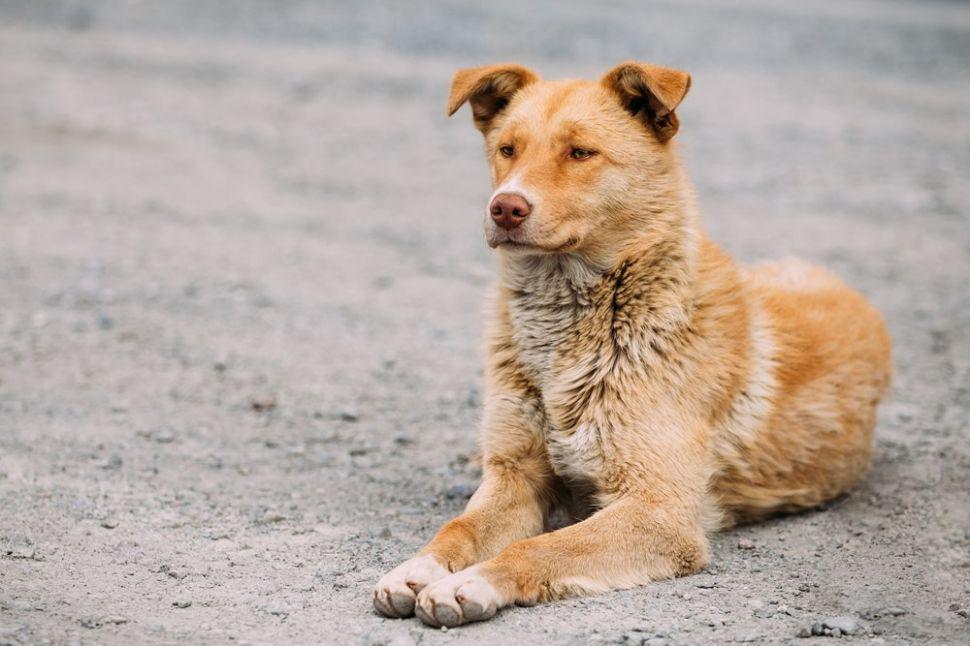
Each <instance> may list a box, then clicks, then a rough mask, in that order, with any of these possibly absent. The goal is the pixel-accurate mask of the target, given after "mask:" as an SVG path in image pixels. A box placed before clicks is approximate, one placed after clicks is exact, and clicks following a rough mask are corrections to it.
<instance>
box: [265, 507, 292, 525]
mask: <svg viewBox="0 0 970 646" xmlns="http://www.w3.org/2000/svg"><path fill="white" fill-rule="evenodd" d="M259 520H260V522H262V523H278V522H280V521H282V520H286V516H284V515H283V514H281V513H280V512H278V511H276V510H273V509H267V510H266V512H265V513H264V514H263V516H262V518H260V519H259Z"/></svg>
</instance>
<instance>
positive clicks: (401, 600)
mask: <svg viewBox="0 0 970 646" xmlns="http://www.w3.org/2000/svg"><path fill="white" fill-rule="evenodd" d="M448 574H449V571H448V568H447V567H445V566H444V565H442V563H441V561H439V560H438V559H437V558H436V557H434V556H432V555H430V554H425V555H423V556H415V557H414V558H412V559H408V560H407V561H405V562H404V563H401V564H400V565H399V566H397V567H396V568H394V569H393V570H391V571H390V572H388V573H387V574H385V575H384V576H383V577H381V580H380V581H378V582H377V586H376V587H375V588H374V607H375V608H376V609H377V611H378V612H379V613H381V614H382V615H384V616H385V617H410V616H411V615H412V614H414V600H415V597H416V596H417V594H418V593H419V592H421V590H423V589H424V588H425V586H427V585H429V584H430V583H433V582H434V581H437V580H439V579H442V578H444V577H446V576H448Z"/></svg>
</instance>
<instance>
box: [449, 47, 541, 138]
mask: <svg viewBox="0 0 970 646" xmlns="http://www.w3.org/2000/svg"><path fill="white" fill-rule="evenodd" d="M538 80H539V76H538V75H537V74H536V73H535V72H533V71H532V70H530V69H528V68H525V67H522V66H521V65H513V64H508V65H486V66H484V67H469V68H465V69H461V70H458V71H457V72H455V76H454V77H453V78H452V79H451V93H450V94H449V95H448V116H449V117H450V116H451V115H453V114H454V113H455V112H457V111H458V108H460V107H461V106H462V105H463V104H464V103H465V102H466V101H467V102H468V103H470V104H471V108H472V117H473V118H474V120H475V127H476V128H478V129H479V130H481V131H482V134H484V133H486V132H488V129H489V127H490V126H491V123H492V120H493V119H494V118H495V117H496V116H497V115H498V113H499V112H501V111H502V110H504V109H505V106H507V105H508V104H509V101H511V100H512V96H513V95H514V94H515V93H516V92H518V91H519V90H520V89H522V88H523V87H525V86H526V85H529V84H530V83H535V82H536V81H538Z"/></svg>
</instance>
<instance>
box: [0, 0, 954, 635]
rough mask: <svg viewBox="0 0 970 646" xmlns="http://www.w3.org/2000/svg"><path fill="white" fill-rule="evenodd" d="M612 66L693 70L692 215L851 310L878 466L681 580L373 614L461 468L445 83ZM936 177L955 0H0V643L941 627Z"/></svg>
mask: <svg viewBox="0 0 970 646" xmlns="http://www.w3.org/2000/svg"><path fill="white" fill-rule="evenodd" d="M629 58H640V59H645V60H650V61H655V62H660V63H666V64H669V65H673V66H678V67H683V68H686V69H688V70H690V71H691V72H692V73H693V78H694V86H693V89H692V91H691V94H690V95H689V96H688V98H687V101H686V102H685V104H684V106H683V109H682V111H681V120H682V132H681V134H680V135H678V137H679V139H680V145H681V148H682V152H683V157H684V160H685V163H686V164H687V165H688V167H689V168H690V171H691V174H692V177H693V179H694V181H695V183H696V187H697V191H698V194H699V198H700V202H701V204H702V206H703V211H704V214H705V219H706V223H707V225H708V227H709V229H710V230H711V231H712V233H713V235H714V236H715V237H716V238H717V239H719V240H720V241H722V242H723V243H724V244H725V245H726V247H727V248H728V249H729V250H730V251H731V252H732V253H734V254H735V255H736V256H737V257H738V258H740V259H744V260H753V259H757V258H762V257H777V256H784V255H789V254H797V255H801V256H805V257H807V258H810V259H812V260H814V261H818V262H821V263H824V264H826V265H828V266H830V267H832V268H834V269H835V270H836V271H838V272H839V273H840V274H841V275H842V276H844V277H845V278H846V279H847V280H848V281H849V282H850V283H851V284H853V285H855V286H856V287H858V288H859V289H861V290H862V291H863V292H864V293H866V294H867V295H868V296H869V297H870V298H871V299H872V300H873V301H874V302H875V303H876V304H877V305H878V306H879V307H880V308H881V309H882V311H883V312H884V313H885V315H886V318H887V320H888V323H889V327H890V328H891V331H892V333H893V336H894V338H895V344H896V361H897V367H898V376H897V379H896V385H895V396H894V399H893V400H892V401H890V402H889V403H888V404H887V405H885V406H884V407H883V409H882V414H881V417H880V424H879V428H878V440H877V451H876V455H875V461H874V466H873V469H872V471H871V473H870V475H869V476H868V477H867V478H866V480H865V481H864V483H863V484H862V485H861V486H860V487H859V488H858V489H857V490H856V491H855V492H853V493H852V494H851V495H849V496H848V497H846V498H844V499H842V500H840V501H838V502H836V503H835V504H833V505H831V506H829V507H828V508H826V509H823V510H819V511H817V512H810V513H804V514H801V515H798V516H795V517H788V518H782V519H777V520H772V521H770V522H766V523H763V524H759V525H755V526H750V527H743V528H740V529H737V530H734V531H731V532H727V533H725V534H722V535H719V536H718V537H716V538H715V539H714V543H713V556H714V562H713V565H712V566H711V568H710V570H709V571H707V572H705V573H703V574H700V575H697V576H693V577H689V578H685V579H680V580H677V581H669V582H660V583H656V584H654V585H650V586H647V587H644V588H641V589H637V590H633V591H626V592H617V593H612V594H607V595H603V596H599V597H595V598H589V599H578V600H572V601H567V602H563V603H557V604H554V605H545V606H540V607H536V608H531V609H512V610H510V611H506V612H503V613H501V614H500V616H499V617H498V618H496V619H495V620H494V621H491V622H488V623H487V624H481V625H474V626H470V627H467V628H462V629H459V630H452V631H448V632H441V631H436V630H432V629H428V628H425V627H423V626H421V625H420V624H419V623H418V622H416V621H415V620H408V621H396V620H386V619H382V618H380V617H378V616H377V615H376V614H375V613H374V612H373V610H372V608H371V602H370V591H371V587H372V585H373V584H374V582H375V581H376V580H377V578H378V577H379V576H380V575H381V574H382V573H383V572H384V571H385V570H387V569H388V568H390V567H391V566H393V565H395V564H396V563H398V562H399V561H400V560H402V559H404V558H405V557H407V556H409V555H410V554H411V553H412V552H413V551H414V550H415V549H416V548H418V547H419V546H420V545H421V544H422V542H423V541H425V540H426V539H427V538H429V537H430V536H431V534H432V532H433V531H434V530H435V528H436V527H437V526H438V525H439V524H440V523H441V522H443V521H444V520H445V519H447V518H449V517H451V516H453V515H454V514H456V513H457V512H458V511H459V510H460V509H461V508H462V506H463V504H464V500H465V497H466V496H467V495H468V493H469V492H470V491H471V490H472V487H473V486H474V485H475V484H476V482H477V479H478V478H479V471H478V470H477V468H476V466H475V460H474V452H475V440H476V428H477V424H478V417H479V403H480V401H479V400H480V381H481V365H482V360H481V354H480V345H479V344H480V341H479V339H480V326H481V323H482V309H483V295H484V293H485V291H486V288H487V285H488V283H489V282H490V280H491V279H492V277H493V275H494V267H493V263H494V260H493V259H492V258H491V257H490V255H489V253H488V252H487V250H486V249H485V248H484V244H483V242H482V239H481V238H482V236H481V230H480V214H481V209H482V207H483V204H484V200H485V198H486V196H487V195H488V193H489V189H488V185H487V172H486V168H485V165H484V163H483V161H482V158H481V154H480V141H479V136H478V134H477V133H476V132H475V131H474V130H473V129H472V127H471V125H470V118H469V116H468V114H467V113H466V112H462V113H461V114H459V115H458V117H457V118H456V119H452V120H446V119H445V118H444V116H443V113H444V99H445V95H446V92H447V84H448V80H449V78H450V74H451V72H452V71H453V70H454V69H455V68H456V67H459V66H463V65H469V64H474V63H482V62H491V61H498V60H517V61H521V62H523V63H526V64H529V65H532V66H534V67H536V68H537V69H538V70H539V71H540V72H541V73H544V74H546V75H549V76H559V75H584V76H597V75H599V74H601V73H603V72H604V71H605V70H606V69H608V68H609V67H611V66H612V65H614V64H615V63H617V62H619V61H622V60H624V59H629ZM968 177H970V6H968V5H966V4H958V3H936V2H919V3H916V2H913V3H904V2H878V3H877V2H839V3H825V4H813V3H798V4H795V3H791V4H789V5H786V6H785V8H784V9H782V8H779V5H778V4H776V3H772V2H767V1H766V2H757V1H749V2H740V3H730V4H727V3H721V2H713V1H711V2H697V1H692V2H687V3H684V2H664V3H649V4H648V3H641V2H623V3H608V4H605V3H604V4H602V5H600V4H599V3H598V4H597V5H596V6H595V8H594V5H593V4H592V3H585V4H576V5H566V4H564V3H559V2H552V1H549V2H536V3H525V2H512V1H507V0H497V1H495V2H489V3H487V4H486V3H474V4H473V3H458V2H448V3H443V4H430V3H411V2H399V3H391V4H385V5H376V4H368V5H366V7H365V6H364V5H363V3H361V4H359V5H358V4H355V3H336V2H316V1H313V2H311V1H309V0H307V1H287V2H273V3H271V2H257V1H255V0H244V1H243V0H240V1H234V2H228V1H227V2H214V1H212V0H173V1H170V2H129V1H125V2H117V1H109V0H103V1H92V2H77V1H69V0H67V1H61V2H54V1H52V0H34V1H28V0H23V1H20V2H12V1H10V0H0V644H8V643H12V644H21V643H24V644H35V643H55V644H63V643H104V644H132V643H186V644H196V643H212V644H220V643H229V642H232V643H366V644H378V643H388V644H390V643H393V644H398V645H401V644H412V643H421V644H439V643H441V644H444V643H470V644H476V643H477V644H498V643H510V642H511V643H520V644H534V643H552V644H565V643H594V642H604V643H631V644H639V643H650V644H653V643H658V644H659V643H674V644H707V643H725V642H732V641H739V642H755V643H778V642H782V643H784V642H788V641H792V642H800V638H799V637H798V635H800V634H801V635H807V637H805V638H804V639H805V640H811V639H817V640H818V639H821V640H826V639H832V637H831V636H828V637H826V636H821V637H812V636H811V635H812V634H813V632H817V633H821V634H822V635H826V634H828V635H834V634H835V631H836V630H837V631H838V633H839V634H842V633H843V632H845V633H846V634H845V635H844V636H843V637H842V639H848V640H853V641H857V642H865V643H882V641H885V642H886V643H891V644H899V643H912V644H922V643H951V644H955V643H967V634H968V628H970V627H968V619H967V614H968V613H967V608H968V606H970V598H968V597H970V594H968V592H970V580H968V573H970V556H968V547H970V540H968V539H970V529H968V528H970V518H968V513H970V512H968V502H967V492H968V491H970V451H968V439H970V438H968V412H970V338H968V332H967V330H968V329H970V289H968V282H970V226H968V225H970V182H968ZM816 629H817V630H816ZM826 631H827V633H826Z"/></svg>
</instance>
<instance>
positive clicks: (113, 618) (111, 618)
mask: <svg viewBox="0 0 970 646" xmlns="http://www.w3.org/2000/svg"><path fill="white" fill-rule="evenodd" d="M101 623H104V624H114V625H116V626H120V625H121V624H126V623H128V617H122V616H121V615H108V616H107V617H102V618H101Z"/></svg>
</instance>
